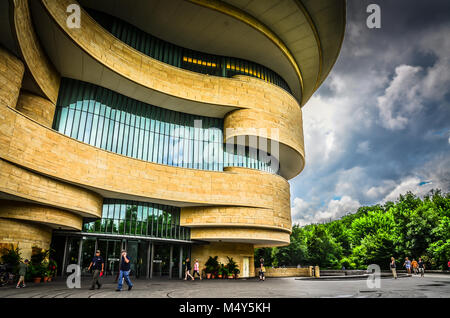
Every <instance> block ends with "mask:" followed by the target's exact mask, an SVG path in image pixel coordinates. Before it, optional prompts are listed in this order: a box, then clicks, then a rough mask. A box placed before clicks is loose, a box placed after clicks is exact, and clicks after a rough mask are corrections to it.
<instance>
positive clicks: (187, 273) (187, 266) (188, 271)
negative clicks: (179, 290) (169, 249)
mask: <svg viewBox="0 0 450 318" xmlns="http://www.w3.org/2000/svg"><path fill="white" fill-rule="evenodd" d="M184 267H185V268H184V270H185V275H184V280H187V277H188V276H189V277H190V278H191V279H192V280H194V277H192V275H191V260H190V259H189V257H188V258H186V261H185V262H184Z"/></svg>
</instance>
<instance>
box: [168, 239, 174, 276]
mask: <svg viewBox="0 0 450 318" xmlns="http://www.w3.org/2000/svg"><path fill="white" fill-rule="evenodd" d="M172 259H173V245H170V253H169V279H172V267H173V265H172V264H173V262H172Z"/></svg>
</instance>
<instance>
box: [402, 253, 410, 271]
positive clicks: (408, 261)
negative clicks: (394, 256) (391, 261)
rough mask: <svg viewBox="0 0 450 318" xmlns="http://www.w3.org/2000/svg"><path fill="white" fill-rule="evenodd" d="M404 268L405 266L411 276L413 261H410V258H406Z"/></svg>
mask: <svg viewBox="0 0 450 318" xmlns="http://www.w3.org/2000/svg"><path fill="white" fill-rule="evenodd" d="M403 266H405V268H406V271H407V272H408V274H411V261H410V260H409V258H408V257H405V262H404V263H403Z"/></svg>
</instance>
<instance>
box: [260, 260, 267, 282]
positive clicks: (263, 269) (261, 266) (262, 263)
mask: <svg viewBox="0 0 450 318" xmlns="http://www.w3.org/2000/svg"><path fill="white" fill-rule="evenodd" d="M265 271H266V269H265V267H264V258H262V257H261V258H260V259H259V280H260V281H261V280H262V281H265V280H266V277H264V272H265Z"/></svg>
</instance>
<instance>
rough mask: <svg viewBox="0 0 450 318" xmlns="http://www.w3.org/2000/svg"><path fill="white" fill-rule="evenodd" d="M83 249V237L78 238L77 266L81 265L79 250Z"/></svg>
mask: <svg viewBox="0 0 450 318" xmlns="http://www.w3.org/2000/svg"><path fill="white" fill-rule="evenodd" d="M82 250H83V238H80V246H79V247H78V263H77V264H78V266H80V267H81V256H82V255H83V254H82V253H81V251H82Z"/></svg>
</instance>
